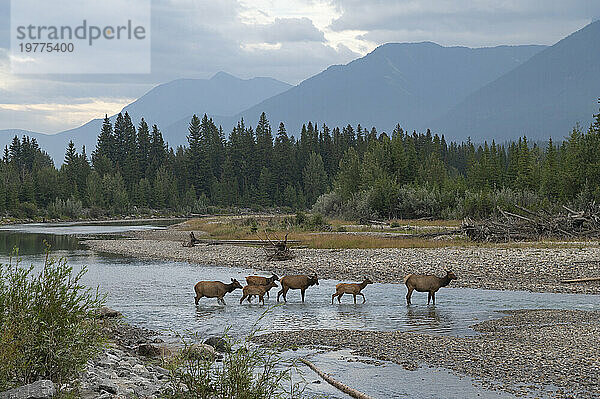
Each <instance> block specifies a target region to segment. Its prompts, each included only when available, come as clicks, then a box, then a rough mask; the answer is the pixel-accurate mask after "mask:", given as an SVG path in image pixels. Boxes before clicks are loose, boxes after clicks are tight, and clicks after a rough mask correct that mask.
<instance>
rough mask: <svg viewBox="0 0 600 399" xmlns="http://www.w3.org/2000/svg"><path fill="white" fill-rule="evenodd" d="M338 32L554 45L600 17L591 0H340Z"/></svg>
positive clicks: (381, 38)
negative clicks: (349, 31) (358, 31)
mask: <svg viewBox="0 0 600 399" xmlns="http://www.w3.org/2000/svg"><path fill="white" fill-rule="evenodd" d="M336 4H337V7H338V8H339V9H340V10H341V12H342V15H341V16H340V17H339V18H337V19H336V20H334V21H333V22H332V24H331V29H332V30H334V31H345V30H362V31H367V33H366V34H364V35H362V36H361V38H362V39H366V40H370V41H372V42H375V43H377V44H381V43H385V42H392V41H395V42H408V41H435V42H437V43H439V44H442V45H467V46H472V47H480V46H489V45H497V44H531V43H539V44H553V43H555V42H556V41H558V40H560V39H561V38H562V37H564V36H566V35H567V34H569V33H571V32H573V31H575V30H577V29H580V28H582V27H583V26H585V25H586V24H588V23H589V22H591V21H592V19H594V18H595V17H597V16H600V2H595V1H590V0H570V1H562V0H521V1H515V0H513V1H502V2H499V1H496V0H479V1H472V0H452V1H451V0H418V1H417V0H401V1H398V0H374V1H369V2H364V1H358V0H336Z"/></svg>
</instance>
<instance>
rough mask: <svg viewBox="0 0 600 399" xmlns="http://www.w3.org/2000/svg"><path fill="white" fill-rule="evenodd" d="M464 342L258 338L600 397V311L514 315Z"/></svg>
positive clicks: (494, 383) (506, 384)
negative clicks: (350, 352)
mask: <svg viewBox="0 0 600 399" xmlns="http://www.w3.org/2000/svg"><path fill="white" fill-rule="evenodd" d="M506 313H508V314H509V316H506V317H504V318H501V319H496V320H491V321H486V322H483V323H481V324H477V325H476V326H474V328H475V329H476V330H477V331H479V332H481V333H482V334H478V335H476V336H474V337H468V338H459V337H452V336H437V335H427V334H415V333H407V332H399V331H395V332H377V331H353V330H301V331H289V332H277V333H271V334H265V335H261V336H258V337H255V341H257V342H258V343H260V344H263V345H269V346H280V347H282V348H290V347H291V348H293V347H301V346H303V347H311V348H322V347H327V348H331V349H342V348H347V349H351V350H352V351H353V353H354V354H356V355H359V356H368V357H372V358H376V359H380V360H386V361H392V362H395V363H397V364H400V365H402V366H403V367H404V368H405V369H407V370H416V369H418V368H419V367H423V366H429V367H443V368H447V369H450V370H453V371H454V372H456V373H458V374H462V375H468V376H470V377H472V378H474V379H475V380H476V381H478V382H479V383H481V384H482V385H483V386H484V387H486V388H489V389H500V390H503V391H506V392H509V393H512V394H515V395H519V396H520V395H532V394H533V395H535V396H538V395H539V393H540V392H543V395H542V396H543V397H560V398H574V397H575V398H598V397H600V382H599V379H598V376H599V375H600V345H598V342H599V339H600V312H587V311H567V310H517V311H507V312H506Z"/></svg>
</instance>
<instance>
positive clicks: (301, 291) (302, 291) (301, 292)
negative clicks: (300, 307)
mask: <svg viewBox="0 0 600 399" xmlns="http://www.w3.org/2000/svg"><path fill="white" fill-rule="evenodd" d="M304 291H305V290H304V289H301V290H300V295H302V303H304Z"/></svg>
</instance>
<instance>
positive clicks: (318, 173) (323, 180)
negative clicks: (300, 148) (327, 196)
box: [302, 152, 327, 206]
mask: <svg viewBox="0 0 600 399" xmlns="http://www.w3.org/2000/svg"><path fill="white" fill-rule="evenodd" d="M302 178H303V183H304V193H305V194H306V201H307V204H308V205H310V206H312V204H314V203H315V201H316V200H317V198H319V196H320V195H321V194H323V193H324V192H325V190H326V189H327V174H326V173H325V167H324V166H323V159H322V158H321V155H319V154H317V153H316V152H311V154H310V156H309V157H308V161H307V162H306V166H305V167H304V170H303V173H302Z"/></svg>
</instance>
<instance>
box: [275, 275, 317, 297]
mask: <svg viewBox="0 0 600 399" xmlns="http://www.w3.org/2000/svg"><path fill="white" fill-rule="evenodd" d="M280 282H281V290H280V291H279V292H278V293H277V302H279V297H280V296H281V294H283V300H284V301H285V302H287V298H286V295H287V292H288V290H289V289H292V290H300V294H301V295H302V302H303V303H304V292H305V291H306V289H307V288H308V287H310V286H312V285H319V279H318V278H317V274H316V273H314V274H312V275H310V276H307V275H304V274H301V275H296V276H285V277H283V278H282V279H281V281H280Z"/></svg>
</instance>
